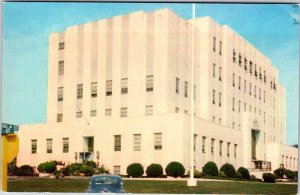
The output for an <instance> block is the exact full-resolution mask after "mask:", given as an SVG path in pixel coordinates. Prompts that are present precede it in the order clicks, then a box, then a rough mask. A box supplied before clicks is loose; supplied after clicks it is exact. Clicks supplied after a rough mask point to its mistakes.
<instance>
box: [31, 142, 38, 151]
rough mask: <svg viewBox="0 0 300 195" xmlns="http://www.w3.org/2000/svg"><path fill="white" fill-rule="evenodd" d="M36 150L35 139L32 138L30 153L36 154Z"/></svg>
mask: <svg viewBox="0 0 300 195" xmlns="http://www.w3.org/2000/svg"><path fill="white" fill-rule="evenodd" d="M36 150H37V140H36V139H32V140H31V154H36Z"/></svg>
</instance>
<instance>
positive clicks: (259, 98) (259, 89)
mask: <svg viewBox="0 0 300 195" xmlns="http://www.w3.org/2000/svg"><path fill="white" fill-rule="evenodd" d="M259 100H261V89H259Z"/></svg>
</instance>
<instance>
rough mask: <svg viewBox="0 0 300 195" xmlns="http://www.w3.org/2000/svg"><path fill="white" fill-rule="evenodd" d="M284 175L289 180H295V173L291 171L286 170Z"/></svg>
mask: <svg viewBox="0 0 300 195" xmlns="http://www.w3.org/2000/svg"><path fill="white" fill-rule="evenodd" d="M285 175H286V176H287V178H289V179H293V180H294V179H295V177H296V174H295V172H294V171H291V170H286V171H285Z"/></svg>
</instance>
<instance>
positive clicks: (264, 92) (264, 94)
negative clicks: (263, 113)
mask: <svg viewBox="0 0 300 195" xmlns="http://www.w3.org/2000/svg"><path fill="white" fill-rule="evenodd" d="M264 102H266V91H264Z"/></svg>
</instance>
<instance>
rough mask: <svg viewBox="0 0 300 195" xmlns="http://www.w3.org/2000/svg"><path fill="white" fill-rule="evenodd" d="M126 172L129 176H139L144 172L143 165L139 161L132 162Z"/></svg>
mask: <svg viewBox="0 0 300 195" xmlns="http://www.w3.org/2000/svg"><path fill="white" fill-rule="evenodd" d="M126 172H127V174H128V176H130V177H140V176H142V175H143V174H144V167H143V166H142V165H141V164H140V163H132V164H130V165H128V167H127V170H126Z"/></svg>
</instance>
